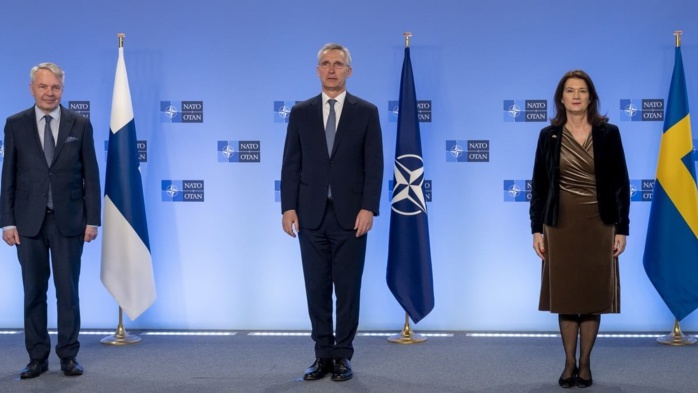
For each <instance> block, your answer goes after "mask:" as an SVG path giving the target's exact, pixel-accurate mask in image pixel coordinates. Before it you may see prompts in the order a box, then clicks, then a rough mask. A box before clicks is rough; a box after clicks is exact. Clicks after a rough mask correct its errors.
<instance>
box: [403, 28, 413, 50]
mask: <svg viewBox="0 0 698 393" xmlns="http://www.w3.org/2000/svg"><path fill="white" fill-rule="evenodd" d="M402 35H404V36H405V48H409V47H410V37H412V33H410V32H409V31H406V32H404V33H402Z"/></svg>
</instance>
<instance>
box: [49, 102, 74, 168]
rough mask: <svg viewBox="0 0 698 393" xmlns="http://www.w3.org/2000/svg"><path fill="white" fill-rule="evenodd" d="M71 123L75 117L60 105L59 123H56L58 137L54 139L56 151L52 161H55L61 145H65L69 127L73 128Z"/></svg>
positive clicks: (61, 147)
mask: <svg viewBox="0 0 698 393" xmlns="http://www.w3.org/2000/svg"><path fill="white" fill-rule="evenodd" d="M73 123H75V118H74V117H73V115H72V114H70V113H69V112H67V111H66V110H65V108H64V107H63V105H61V123H60V124H59V125H58V139H57V140H56V151H55V153H54V154H53V162H56V158H57V157H58V155H59V154H60V153H61V150H62V149H63V145H65V140H66V138H68V134H69V133H70V130H71V128H73ZM53 162H52V163H53Z"/></svg>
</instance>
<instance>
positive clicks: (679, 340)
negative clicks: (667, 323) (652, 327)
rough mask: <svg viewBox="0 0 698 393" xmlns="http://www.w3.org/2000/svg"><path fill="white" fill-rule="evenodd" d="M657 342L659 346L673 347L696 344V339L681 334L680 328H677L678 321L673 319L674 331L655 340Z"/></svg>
mask: <svg viewBox="0 0 698 393" xmlns="http://www.w3.org/2000/svg"><path fill="white" fill-rule="evenodd" d="M657 342H658V343H660V344H664V345H673V346H681V345H693V344H695V343H696V338H695V337H691V336H686V335H685V334H683V333H681V326H679V320H678V319H674V329H673V330H672V331H671V333H669V334H667V335H666V336H662V337H659V338H657Z"/></svg>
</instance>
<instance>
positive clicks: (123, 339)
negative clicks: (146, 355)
mask: <svg viewBox="0 0 698 393" xmlns="http://www.w3.org/2000/svg"><path fill="white" fill-rule="evenodd" d="M140 341H141V338H140V337H138V336H134V335H133V334H129V333H128V332H127V331H126V329H124V310H122V309H121V307H119V326H117V327H116V332H115V333H114V334H112V335H111V336H107V337H104V338H103V339H101V340H99V342H101V343H102V344H106V345H129V344H136V343H138V342H140Z"/></svg>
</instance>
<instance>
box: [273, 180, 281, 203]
mask: <svg viewBox="0 0 698 393" xmlns="http://www.w3.org/2000/svg"><path fill="white" fill-rule="evenodd" d="M274 202H281V180H274Z"/></svg>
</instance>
